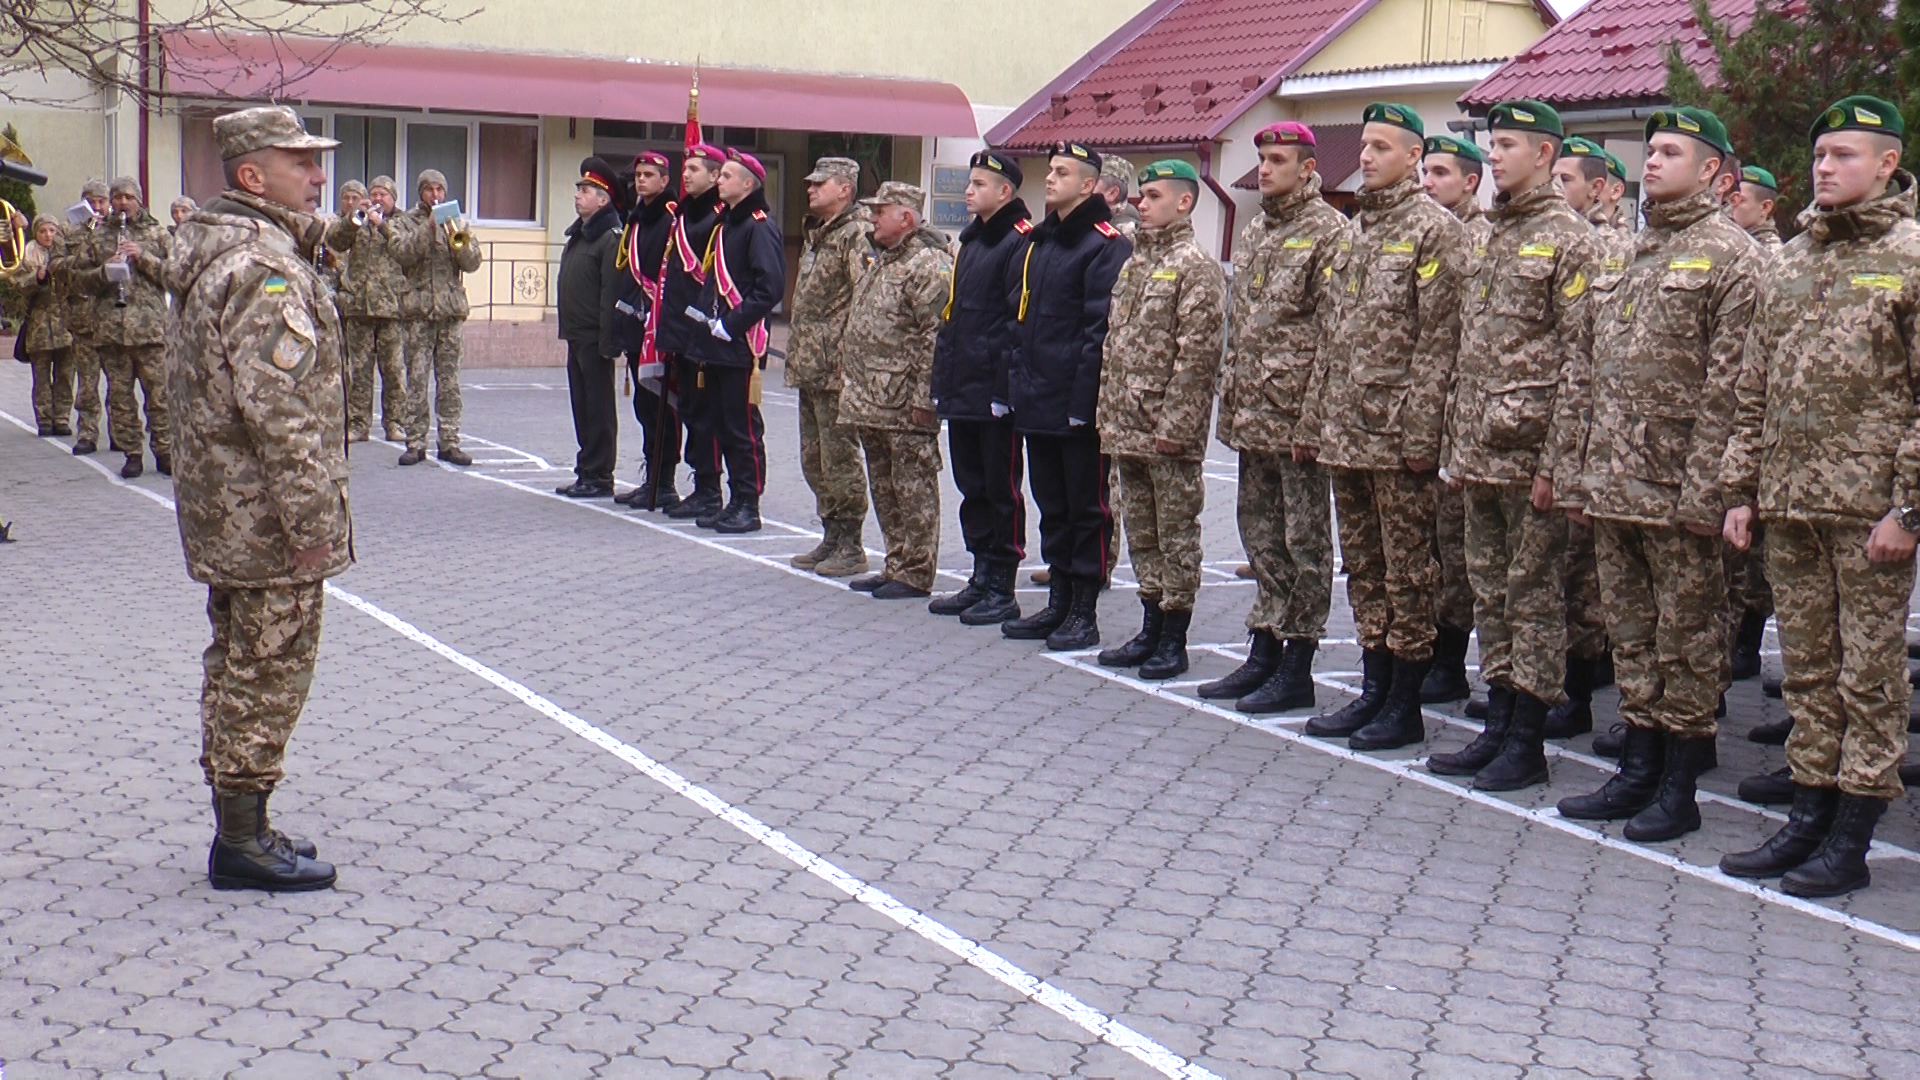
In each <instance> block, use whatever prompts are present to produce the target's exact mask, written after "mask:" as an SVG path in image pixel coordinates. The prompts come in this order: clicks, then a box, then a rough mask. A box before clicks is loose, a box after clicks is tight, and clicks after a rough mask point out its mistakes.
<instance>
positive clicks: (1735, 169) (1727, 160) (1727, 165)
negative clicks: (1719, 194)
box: [1693, 139, 1741, 180]
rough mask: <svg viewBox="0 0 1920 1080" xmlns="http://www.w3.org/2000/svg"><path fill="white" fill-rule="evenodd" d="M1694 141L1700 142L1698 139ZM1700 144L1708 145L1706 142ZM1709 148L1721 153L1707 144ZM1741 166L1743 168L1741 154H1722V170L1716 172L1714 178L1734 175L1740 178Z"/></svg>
mask: <svg viewBox="0 0 1920 1080" xmlns="http://www.w3.org/2000/svg"><path fill="white" fill-rule="evenodd" d="M1694 141H1695V142H1699V140H1698V139H1696V140H1694ZM1700 145H1701V146H1707V144H1706V143H1700ZM1707 149H1709V150H1713V152H1714V153H1716V154H1720V151H1718V150H1714V149H1713V147H1711V146H1707ZM1693 160H1695V161H1699V160H1700V159H1699V158H1694V159H1693ZM1740 168H1741V164H1740V155H1739V154H1720V171H1719V172H1717V173H1714V174H1713V178H1714V179H1715V180H1718V179H1720V178H1721V177H1723V176H1732V177H1734V178H1735V179H1738V178H1739V176H1740Z"/></svg>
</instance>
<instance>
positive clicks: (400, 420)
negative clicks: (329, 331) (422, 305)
mask: <svg viewBox="0 0 1920 1080" xmlns="http://www.w3.org/2000/svg"><path fill="white" fill-rule="evenodd" d="M343 190H344V189H343ZM398 196H399V193H398V191H396V190H395V188H394V183H393V178H392V177H388V176H376V177H374V178H373V183H372V184H371V185H369V186H368V189H367V199H366V202H365V203H364V204H363V205H362V206H360V207H359V208H358V209H361V210H364V211H365V212H366V217H365V219H364V220H363V221H361V222H360V224H358V225H355V224H354V221H353V219H354V215H353V214H352V213H351V212H349V213H346V214H344V215H343V216H342V219H343V220H344V221H345V223H346V227H347V228H348V229H351V230H353V233H354V235H353V241H352V244H351V253H350V254H349V255H348V256H347V264H346V267H345V268H344V269H343V270H342V271H341V273H340V296H339V301H340V314H341V316H342V317H343V320H344V321H345V323H346V333H347V361H348V365H349V368H348V377H347V430H348V431H349V433H350V435H351V437H352V438H353V439H354V441H356V442H357V441H359V440H362V439H365V438H367V437H368V436H369V435H370V434H371V433H372V428H373V380H374V377H375V375H376V373H377V374H378V376H379V379H380V423H381V426H382V427H383V428H384V429H385V431H386V436H387V441H388V442H399V441H401V440H402V439H405V438H406V422H407V408H408V398H407V379H406V362H405V359H404V356H405V351H406V331H407V324H406V323H405V322H403V321H401V318H400V303H401V298H402V297H404V296H405V295H406V293H407V278H406V274H405V272H404V271H402V270H401V269H400V263H399V261H398V260H397V259H396V258H395V255H394V243H395V241H396V239H397V236H396V234H395V232H394V229H395V228H396V222H395V221H394V210H393V208H394V201H395V200H396V199H397V198H398Z"/></svg>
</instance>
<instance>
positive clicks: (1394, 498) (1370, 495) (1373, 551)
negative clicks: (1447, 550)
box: [1332, 469, 1440, 664]
mask: <svg viewBox="0 0 1920 1080" xmlns="http://www.w3.org/2000/svg"><path fill="white" fill-rule="evenodd" d="M1332 472H1333V502H1334V509H1335V510H1336V511H1337V512H1338V514H1339V522H1340V561H1341V563H1342V564H1343V565H1344V566H1345V567H1346V571H1347V603H1348V604H1349V605H1350V606H1351V607H1352V608H1353V629H1354V634H1355V636H1357V637H1358V638H1359V639H1360V646H1361V647H1362V648H1365V649H1375V650H1378V649H1386V650H1389V651H1391V652H1392V653H1393V655H1394V656H1396V657H1398V658H1399V659H1401V660H1405V661H1407V662H1408V663H1416V664H1419V663H1425V662H1427V661H1428V660H1431V659H1432V658H1433V638H1434V629H1433V598H1434V593H1435V591H1436V589H1437V586H1438V584H1439V578H1440V566H1439V564H1438V563H1436V562H1434V559H1433V507H1434V502H1433V485H1434V483H1435V481H1434V476H1433V474H1432V473H1413V472H1408V471H1406V470H1405V469H1378V470H1376V469H1334V470H1332Z"/></svg>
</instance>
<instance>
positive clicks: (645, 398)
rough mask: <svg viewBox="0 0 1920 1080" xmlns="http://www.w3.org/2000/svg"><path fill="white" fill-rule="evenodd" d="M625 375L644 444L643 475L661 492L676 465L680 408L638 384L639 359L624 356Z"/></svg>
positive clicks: (677, 459)
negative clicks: (644, 465)
mask: <svg viewBox="0 0 1920 1080" xmlns="http://www.w3.org/2000/svg"><path fill="white" fill-rule="evenodd" d="M627 374H628V376H629V377H630V378H631V379H632V380H633V418H634V419H635V420H638V421H640V431H641V433H642V438H643V439H644V440H645V443H644V445H643V447H642V450H641V452H642V453H644V454H645V455H646V462H647V475H648V476H650V477H652V478H653V481H654V490H655V491H661V492H664V491H666V490H667V489H668V487H669V486H670V485H671V484H672V483H673V479H674V476H673V473H674V470H675V469H677V468H678V467H679V465H680V410H678V409H676V408H674V407H673V404H672V402H671V401H669V400H667V399H666V398H665V397H663V396H662V395H660V394H657V393H654V392H653V391H652V390H649V389H647V388H646V387H645V386H643V385H641V382H640V361H638V360H636V359H634V358H633V357H628V358H627Z"/></svg>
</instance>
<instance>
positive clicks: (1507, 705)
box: [1427, 683, 1514, 776]
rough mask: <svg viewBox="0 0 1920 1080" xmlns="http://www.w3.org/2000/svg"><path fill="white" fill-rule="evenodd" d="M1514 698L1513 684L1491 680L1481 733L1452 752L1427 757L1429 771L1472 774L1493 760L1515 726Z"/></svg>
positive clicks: (1458, 774)
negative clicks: (1509, 730) (1509, 729)
mask: <svg viewBox="0 0 1920 1080" xmlns="http://www.w3.org/2000/svg"><path fill="white" fill-rule="evenodd" d="M1513 699H1514V693H1513V689H1512V688H1511V687H1507V686H1501V685H1499V684H1498V683H1488V684H1487V719H1486V724H1485V726H1483V727H1482V728H1481V729H1480V734H1479V735H1477V736H1475V737H1474V740H1473V741H1472V742H1470V743H1468V744H1467V745H1466V746H1465V747H1464V748H1462V749H1460V750H1456V751H1454V752H1453V753H1451V754H1434V755H1431V756H1430V757H1428V758H1427V771H1428V772H1433V773H1439V774H1440V775H1441V776H1472V775H1473V774H1475V773H1477V772H1479V771H1480V770H1481V769H1484V768H1486V767H1487V766H1488V765H1489V764H1490V763H1492V761H1493V759H1494V758H1497V757H1499V756H1500V748H1501V747H1503V746H1505V745H1506V744H1507V729H1508V728H1509V727H1512V726H1513Z"/></svg>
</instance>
